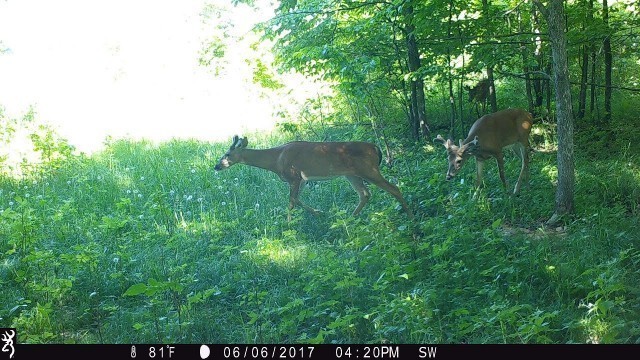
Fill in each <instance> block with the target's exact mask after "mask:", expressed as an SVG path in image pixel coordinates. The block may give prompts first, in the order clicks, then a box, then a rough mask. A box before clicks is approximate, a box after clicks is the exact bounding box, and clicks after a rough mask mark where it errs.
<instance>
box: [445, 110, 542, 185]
mask: <svg viewBox="0 0 640 360" xmlns="http://www.w3.org/2000/svg"><path fill="white" fill-rule="evenodd" d="M532 125H533V118H532V116H531V114H530V113H529V112H527V111H526V110H523V109H506V110H501V111H498V112H495V113H493V114H487V115H485V116H483V117H481V118H480V119H478V120H476V122H475V123H473V125H472V126H471V130H469V135H468V136H467V138H466V139H464V140H460V145H459V146H456V145H455V144H454V143H453V141H451V140H445V139H444V138H443V137H442V136H441V135H438V137H436V139H435V140H437V141H440V142H442V144H443V145H444V147H445V148H446V149H447V153H448V158H449V169H448V171H447V180H451V179H452V178H453V177H454V176H455V175H456V174H457V173H458V171H460V168H461V167H462V165H463V164H464V163H465V161H466V160H467V159H468V158H470V157H471V156H475V158H476V173H477V174H476V187H477V188H478V187H480V185H481V184H482V168H483V167H484V162H485V160H487V159H489V158H492V157H493V158H495V159H496V161H497V162H498V170H499V172H500V180H502V184H503V185H504V187H505V189H508V185H507V181H506V179H505V176H504V156H503V152H502V151H503V149H504V148H505V147H507V146H510V145H513V146H514V150H515V152H516V154H517V155H518V156H519V157H520V160H521V161H522V167H521V169H520V176H518V182H517V183H516V186H515V188H514V190H513V193H514V194H517V193H518V192H519V191H520V187H521V185H522V183H523V181H524V180H525V178H528V172H529V133H530V132H531V126H532Z"/></svg>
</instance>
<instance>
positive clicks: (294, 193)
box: [215, 135, 413, 220]
mask: <svg viewBox="0 0 640 360" xmlns="http://www.w3.org/2000/svg"><path fill="white" fill-rule="evenodd" d="M247 144H248V141H247V139H246V138H239V137H238V136H237V135H236V136H234V137H233V143H232V144H231V147H230V148H229V151H227V152H226V153H225V154H224V155H223V156H222V158H221V159H220V161H219V162H218V164H217V165H216V166H215V170H224V169H226V168H228V167H230V166H232V165H234V164H247V165H250V166H255V167H259V168H262V169H265V170H269V171H272V172H274V173H276V174H277V175H278V176H279V177H280V179H282V180H283V181H286V182H287V183H289V210H290V211H289V220H291V210H292V209H293V208H294V207H295V206H296V205H300V206H302V207H303V208H304V209H305V210H307V211H309V212H311V213H313V214H317V213H318V212H319V211H318V210H316V209H313V208H311V207H310V206H308V205H306V204H304V203H303V202H302V201H300V199H298V196H299V193H300V189H301V187H302V186H303V185H304V184H305V182H306V181H307V180H328V179H331V178H334V177H338V176H344V177H346V178H347V180H349V182H350V183H351V186H352V187H353V189H354V190H355V191H356V192H357V193H358V196H359V197H360V202H359V203H358V206H357V207H356V209H355V210H354V211H353V215H354V216H355V215H358V214H359V213H360V210H362V208H363V207H364V205H365V204H366V203H367V201H369V198H370V197H371V193H370V192H369V190H368V189H367V186H366V185H365V183H364V182H365V181H366V182H368V183H371V184H374V185H376V186H378V187H379V188H381V189H382V190H384V191H386V192H388V193H389V194H391V195H393V196H394V197H395V198H396V199H397V200H398V201H399V202H400V204H401V205H402V207H403V208H404V210H405V211H406V213H407V215H408V216H409V217H410V218H411V219H413V213H412V212H411V210H410V209H409V206H408V205H407V203H406V202H405V200H404V198H403V197H402V194H401V193H400V190H398V188H397V187H396V186H395V185H393V184H391V183H390V182H388V181H387V180H385V179H384V178H383V177H382V175H381V174H380V169H379V166H380V162H381V160H382V153H381V152H380V149H379V148H378V147H377V146H375V145H374V144H371V143H366V142H306V141H294V142H290V143H287V144H284V145H281V146H278V147H275V148H271V149H264V150H254V149H247Z"/></svg>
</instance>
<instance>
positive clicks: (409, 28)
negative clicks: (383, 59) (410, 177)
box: [404, 1, 429, 139]
mask: <svg viewBox="0 0 640 360" xmlns="http://www.w3.org/2000/svg"><path fill="white" fill-rule="evenodd" d="M404 19H405V25H406V28H405V31H406V37H407V52H408V55H407V56H408V60H409V62H408V63H409V72H411V73H412V77H411V79H410V81H411V104H412V113H413V115H414V116H415V117H414V118H413V119H412V121H413V124H412V125H413V126H412V132H413V134H412V135H413V136H414V138H415V139H418V137H419V135H420V132H422V134H423V135H425V136H429V127H428V126H427V116H426V105H425V98H424V81H423V80H422V78H421V77H420V76H417V75H416V74H415V73H416V72H417V71H418V70H419V69H420V52H419V51H418V44H417V42H416V35H415V29H416V28H415V25H413V19H414V10H413V4H412V3H411V2H410V1H409V2H408V3H407V4H406V6H405V7H404Z"/></svg>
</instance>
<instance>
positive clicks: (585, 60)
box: [577, 0, 593, 119]
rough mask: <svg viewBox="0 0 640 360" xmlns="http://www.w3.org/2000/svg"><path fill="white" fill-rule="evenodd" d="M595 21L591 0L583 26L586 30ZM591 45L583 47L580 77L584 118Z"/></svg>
mask: <svg viewBox="0 0 640 360" xmlns="http://www.w3.org/2000/svg"><path fill="white" fill-rule="evenodd" d="M592 21H593V0H589V3H588V6H587V20H586V22H585V24H584V25H583V26H582V28H583V29H584V30H586V27H587V26H588V24H591V22H592ZM591 48H592V47H591V46H590V45H588V44H587V45H584V46H583V47H582V64H581V67H582V68H581V70H582V73H581V77H580V95H579V96H578V114H577V118H578V119H584V115H585V113H586V110H587V83H588V82H589V55H590V52H591V51H592V50H591Z"/></svg>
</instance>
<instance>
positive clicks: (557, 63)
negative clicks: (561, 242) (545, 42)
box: [534, 0, 575, 224]
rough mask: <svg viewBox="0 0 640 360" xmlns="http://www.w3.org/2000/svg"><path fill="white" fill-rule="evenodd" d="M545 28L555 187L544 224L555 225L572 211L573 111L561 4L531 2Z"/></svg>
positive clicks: (537, 0) (555, 0)
mask: <svg viewBox="0 0 640 360" xmlns="http://www.w3.org/2000/svg"><path fill="white" fill-rule="evenodd" d="M534 2H535V4H536V6H537V7H538V9H540V12H541V13H542V14H543V16H544V17H545V19H546V21H547V25H548V27H549V38H550V40H551V53H552V56H553V70H554V84H555V89H556V121H557V125H558V155H557V159H558V187H557V188H556V198H555V213H554V214H553V215H552V216H551V218H550V219H549V221H548V223H549V224H554V223H556V222H557V221H558V220H559V219H560V217H561V216H563V215H566V214H569V213H572V212H573V211H574V184H575V161H574V153H573V109H572V105H571V88H570V83H569V68H568V63H567V39H566V35H565V32H564V31H565V27H566V23H565V14H564V6H563V5H564V4H563V0H550V1H549V4H548V5H546V6H545V5H543V4H542V3H541V1H540V0H534Z"/></svg>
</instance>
